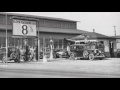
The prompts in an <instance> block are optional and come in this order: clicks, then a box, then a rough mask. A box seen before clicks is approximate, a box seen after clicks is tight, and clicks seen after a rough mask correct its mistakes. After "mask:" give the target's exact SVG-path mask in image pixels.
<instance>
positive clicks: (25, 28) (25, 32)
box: [22, 25, 28, 35]
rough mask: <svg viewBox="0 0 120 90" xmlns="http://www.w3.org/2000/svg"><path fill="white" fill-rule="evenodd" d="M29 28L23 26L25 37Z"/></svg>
mask: <svg viewBox="0 0 120 90" xmlns="http://www.w3.org/2000/svg"><path fill="white" fill-rule="evenodd" d="M27 29H28V27H27V25H23V26H22V33H23V34H24V35H26V34H28V30H27Z"/></svg>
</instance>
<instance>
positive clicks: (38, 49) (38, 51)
mask: <svg viewBox="0 0 120 90" xmlns="http://www.w3.org/2000/svg"><path fill="white" fill-rule="evenodd" d="M39 55H40V34H39V31H38V61H39V59H40V58H39Z"/></svg>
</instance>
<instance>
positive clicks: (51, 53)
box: [50, 39, 53, 59]
mask: <svg viewBox="0 0 120 90" xmlns="http://www.w3.org/2000/svg"><path fill="white" fill-rule="evenodd" d="M50 59H53V39H50Z"/></svg>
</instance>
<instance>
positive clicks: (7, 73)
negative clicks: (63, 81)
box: [0, 69, 120, 78]
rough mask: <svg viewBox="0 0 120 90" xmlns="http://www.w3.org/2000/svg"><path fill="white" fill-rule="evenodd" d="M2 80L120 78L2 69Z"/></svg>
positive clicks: (51, 71)
mask: <svg viewBox="0 0 120 90" xmlns="http://www.w3.org/2000/svg"><path fill="white" fill-rule="evenodd" d="M0 78H120V76H119V75H111V74H110V75H109V74H97V73H85V72H69V71H67V72H66V71H53V70H25V69H24V70H20V69H19V70H18V69H0Z"/></svg>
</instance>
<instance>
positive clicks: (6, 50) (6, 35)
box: [6, 14, 8, 64]
mask: <svg viewBox="0 0 120 90" xmlns="http://www.w3.org/2000/svg"><path fill="white" fill-rule="evenodd" d="M7 37H8V36H7V14H6V64H7V63H8V61H7V57H8V55H7V54H8V43H7Z"/></svg>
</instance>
